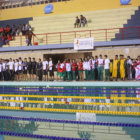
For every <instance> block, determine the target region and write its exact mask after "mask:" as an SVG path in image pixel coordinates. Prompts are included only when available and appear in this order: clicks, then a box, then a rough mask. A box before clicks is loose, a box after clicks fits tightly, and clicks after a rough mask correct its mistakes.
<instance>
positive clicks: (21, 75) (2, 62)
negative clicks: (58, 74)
mask: <svg viewBox="0 0 140 140" xmlns="http://www.w3.org/2000/svg"><path fill="white" fill-rule="evenodd" d="M48 71H49V74H50V80H52V79H53V77H54V72H53V62H52V58H49V61H47V60H46V59H45V58H44V60H43V61H41V59H39V60H38V62H37V61H36V60H35V58H31V57H29V58H28V59H27V58H24V60H23V59H22V58H21V57H20V58H18V59H15V60H13V59H12V58H10V59H0V80H3V81H13V80H15V81H25V80H26V81H37V80H39V81H42V78H44V80H45V81H46V80H48Z"/></svg>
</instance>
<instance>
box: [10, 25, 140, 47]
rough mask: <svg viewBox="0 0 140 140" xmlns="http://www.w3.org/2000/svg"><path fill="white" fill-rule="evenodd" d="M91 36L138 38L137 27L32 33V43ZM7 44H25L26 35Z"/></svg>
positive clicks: (68, 40) (62, 41)
mask: <svg viewBox="0 0 140 140" xmlns="http://www.w3.org/2000/svg"><path fill="white" fill-rule="evenodd" d="M89 37H93V38H94V40H95V41H111V40H128V39H140V26H139V27H124V28H112V29H97V30H82V31H69V32H55V33H43V34H35V35H32V44H33V45H46V44H64V43H73V42H74V39H75V38H89ZM12 38H15V40H13V41H10V42H9V46H26V45H27V44H26V43H27V42H26V41H27V38H28V36H27V35H26V36H22V35H20V36H15V37H12Z"/></svg>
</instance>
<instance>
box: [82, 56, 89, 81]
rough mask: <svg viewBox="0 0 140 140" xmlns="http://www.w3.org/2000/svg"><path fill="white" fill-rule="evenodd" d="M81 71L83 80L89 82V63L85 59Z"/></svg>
mask: <svg viewBox="0 0 140 140" xmlns="http://www.w3.org/2000/svg"><path fill="white" fill-rule="evenodd" d="M83 70H84V71H85V79H86V80H89V72H90V62H89V61H88V59H87V58H86V57H85V59H84V62H83Z"/></svg>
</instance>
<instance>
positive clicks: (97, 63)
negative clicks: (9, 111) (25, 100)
mask: <svg viewBox="0 0 140 140" xmlns="http://www.w3.org/2000/svg"><path fill="white" fill-rule="evenodd" d="M139 67H140V56H138V57H137V59H135V60H132V59H131V58H130V56H128V57H127V58H126V59H125V58H124V55H120V56H118V55H115V58H114V59H113V60H110V59H108V56H107V55H104V56H102V55H99V56H95V57H93V56H87V57H85V58H84V59H82V58H80V59H71V60H70V59H64V61H63V62H61V61H60V60H58V63H57V64H56V65H55V64H54V63H53V60H52V58H49V60H48V59H46V58H43V61H42V60H41V59H39V60H38V61H36V59H35V58H31V57H29V58H24V59H22V58H21V57H20V58H18V59H15V60H13V59H12V58H10V59H0V80H3V81H13V80H15V81H37V80H39V81H42V80H43V81H48V80H50V81H53V80H54V71H57V79H56V80H64V81H72V80H74V81H75V80H79V81H83V80H87V81H89V80H92V81H94V80H98V81H103V80H106V81H108V80H117V79H118V78H119V79H122V80H125V79H128V80H132V79H133V78H134V79H136V80H139V79H140V77H139V75H140V69H139ZM103 77H104V78H103Z"/></svg>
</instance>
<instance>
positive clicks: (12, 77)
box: [8, 58, 14, 80]
mask: <svg viewBox="0 0 140 140" xmlns="http://www.w3.org/2000/svg"><path fill="white" fill-rule="evenodd" d="M8 66H9V72H10V80H14V62H13V60H12V58H10V59H9V63H8Z"/></svg>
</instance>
